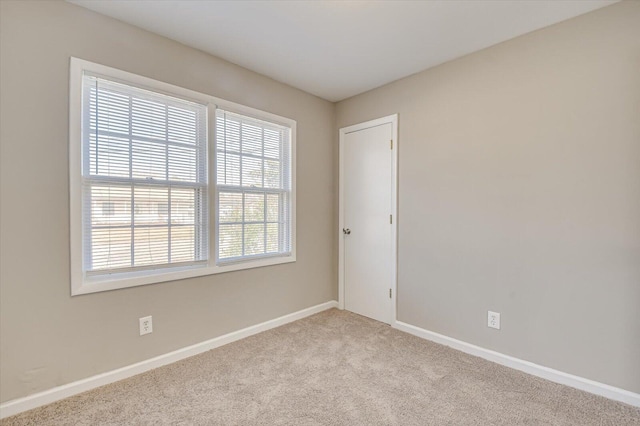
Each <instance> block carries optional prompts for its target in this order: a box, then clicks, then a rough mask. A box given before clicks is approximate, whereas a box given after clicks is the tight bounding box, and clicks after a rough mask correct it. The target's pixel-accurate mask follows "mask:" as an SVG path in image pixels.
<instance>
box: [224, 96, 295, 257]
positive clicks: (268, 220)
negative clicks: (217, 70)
mask: <svg viewBox="0 0 640 426" xmlns="http://www.w3.org/2000/svg"><path fill="white" fill-rule="evenodd" d="M290 132H291V130H290V129H289V128H288V127H285V126H281V125H278V124H273V123H269V122H266V121H262V120H257V119H254V118H251V117H247V116H243V115H240V114H235V113H231V112H228V111H224V110H220V109H219V110H218V111H217V113H216V167H217V189H218V191H217V192H218V221H217V238H218V253H217V259H218V260H219V261H233V260H238V259H244V258H248V257H259V256H270V255H281V254H287V253H289V252H290V251H291V229H290V228H291V220H290V217H291V200H290V198H291V160H290Z"/></svg>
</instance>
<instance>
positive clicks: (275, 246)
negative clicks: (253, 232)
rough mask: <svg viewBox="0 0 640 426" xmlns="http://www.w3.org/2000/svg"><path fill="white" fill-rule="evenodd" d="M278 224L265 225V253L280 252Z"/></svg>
mask: <svg viewBox="0 0 640 426" xmlns="http://www.w3.org/2000/svg"><path fill="white" fill-rule="evenodd" d="M279 240H280V224H278V223H269V224H267V253H277V252H278V251H280V244H279V243H278V241H279Z"/></svg>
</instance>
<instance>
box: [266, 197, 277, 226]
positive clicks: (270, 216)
mask: <svg viewBox="0 0 640 426" xmlns="http://www.w3.org/2000/svg"><path fill="white" fill-rule="evenodd" d="M279 220H280V195H278V194H267V221H268V222H277V221H279Z"/></svg>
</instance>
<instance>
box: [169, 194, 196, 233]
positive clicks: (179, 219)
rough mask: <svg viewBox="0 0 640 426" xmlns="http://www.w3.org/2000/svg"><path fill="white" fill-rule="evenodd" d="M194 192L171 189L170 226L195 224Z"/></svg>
mask: <svg viewBox="0 0 640 426" xmlns="http://www.w3.org/2000/svg"><path fill="white" fill-rule="evenodd" d="M195 197H196V191H195V190H193V189H190V188H171V224H172V225H174V224H175V225H193V224H195V204H196V203H195Z"/></svg>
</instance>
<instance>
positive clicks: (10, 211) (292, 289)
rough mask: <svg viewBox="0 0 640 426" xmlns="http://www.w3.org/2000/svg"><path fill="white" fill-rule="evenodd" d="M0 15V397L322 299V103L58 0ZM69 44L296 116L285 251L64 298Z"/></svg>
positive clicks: (326, 289)
mask: <svg viewBox="0 0 640 426" xmlns="http://www.w3.org/2000/svg"><path fill="white" fill-rule="evenodd" d="M0 15H1V22H0V31H1V34H0V43H1V44H0V52H1V57H0V67H1V68H0V72H1V90H2V96H1V105H0V107H1V123H2V126H1V130H0V132H1V133H0V140H1V151H0V153H1V171H0V173H1V175H0V184H1V210H0V220H1V222H0V226H1V228H0V232H1V235H2V241H1V246H0V247H1V250H2V257H1V265H0V267H1V268H0V269H1V270H0V279H1V287H0V292H1V311H2V321H1V330H0V332H1V335H2V339H1V346H0V358H1V359H2V364H1V371H0V377H1V388H0V394H1V400H2V401H7V400H11V399H14V398H17V397H21V396H25V395H28V394H31V393H34V392H37V391H41V390H45V389H48V388H51V387H54V386H57V385H62V384H65V383H69V382H71V381H74V380H78V379H81V378H85V377H88V376H91V375H94V374H98V373H101V372H104V371H109V370H112V369H115V368H118V367H122V366H125V365H128V364H131V363H134V362H138V361H141V360H144V359H147V358H151V357H153V356H157V355H160V354H163V353H166V352H169V351H171V350H175V349H178V348H182V347H184V346H187V345H190V344H194V343H197V342H201V341H203V340H206V339H210V338H213V337H215V336H218V335H221V334H224V333H227V332H230V331H233V330H237V329H240V328H243V327H246V326H248V325H252V324H256V323H259V322H262V321H265V320H269V319H272V318H275V317H278V316H281V315H284V314H288V313H291V312H294V311H297V310H300V309H303V308H306V307H309V306H312V305H316V304H319V303H322V302H326V301H329V300H333V299H336V296H337V294H336V293H337V284H336V276H337V275H336V274H337V272H336V265H337V259H336V256H335V244H336V238H335V233H334V232H333V230H334V225H335V223H334V218H335V215H334V211H335V210H334V205H335V203H334V200H335V196H334V173H333V166H334V163H335V161H334V156H335V153H334V138H333V130H334V128H335V127H334V109H335V108H334V105H333V104H331V103H329V102H327V101H324V100H321V99H319V98H316V97H314V96H311V95H308V94H306V93H304V92H301V91H299V90H296V89H293V88H291V87H289V86H286V85H284V84H281V83H278V82H276V81H273V80H271V79H269V78H266V77H264V76H261V75H258V74H256V73H253V72H251V71H248V70H246V69H243V68H240V67H238V66H235V65H232V64H230V63H228V62H225V61H223V60H220V59H217V58H215V57H212V56H210V55H207V54H205V53H202V52H200V51H197V50H194V49H191V48H188V47H186V46H184V45H181V44H178V43H176V42H173V41H170V40H168V39H166V38H163V37H160V36H157V35H154V34H151V33H148V32H146V31H143V30H140V29H138V28H135V27H132V26H130V25H127V24H124V23H121V22H119V21H116V20H113V19H111V18H107V17H104V16H101V15H98V14H95V13H93V12H90V11H88V10H86V9H83V8H80V7H77V6H74V5H71V4H68V3H64V2H60V1H37V2H29V1H16V2H13V1H4V0H3V1H2V2H0ZM70 56H76V57H79V58H82V59H86V60H89V61H93V62H98V63H101V64H104V65H108V66H112V67H115V68H120V69H123V70H125V71H129V72H133V73H136V74H140V75H144V76H146V77H151V78H154V79H158V80H161V81H165V82H168V83H171V84H175V85H178V86H183V87H186V88H188V89H193V90H197V91H200V92H203V93H207V94H211V95H214V96H217V97H220V98H224V99H227V100H230V101H234V102H238V103H241V104H245V105H248V106H251V107H254V108H258V109H262V110H265V111H269V112H272V113H275V114H279V115H283V116H286V117H290V118H292V119H295V120H297V122H298V138H297V140H298V146H297V154H298V157H297V168H298V176H297V178H298V180H297V189H298V192H297V230H298V238H297V244H298V246H297V259H298V260H297V262H296V263H293V264H286V265H279V266H272V267H266V268H259V269H252V270H247V271H243V272H231V273H226V274H220V275H212V276H206V277H200V278H196V279H189V280H183V281H176V282H168V283H161V284H154V285H149V286H144V287H136V288H131V289H125V290H116V291H111V292H105V293H97V294H90V295H86V296H78V297H73V298H71V297H70V283H69V197H68V185H69V182H68V153H67V149H68V121H69V117H68V91H69V88H68V80H69V57H70ZM144 315H153V319H154V332H153V334H151V335H149V336H144V337H139V336H138V328H137V327H138V318H139V317H141V316H144Z"/></svg>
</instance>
